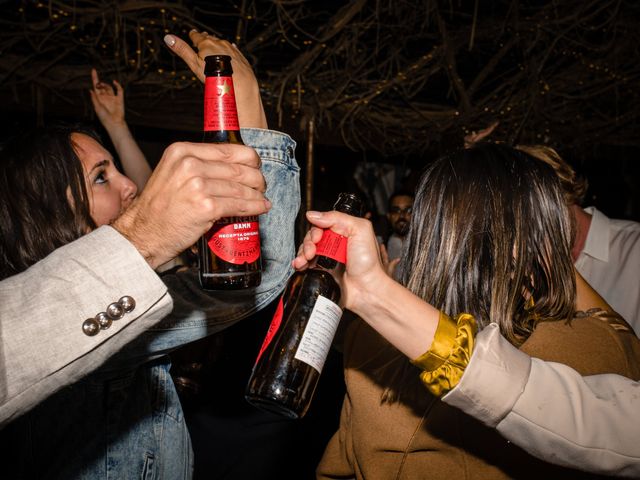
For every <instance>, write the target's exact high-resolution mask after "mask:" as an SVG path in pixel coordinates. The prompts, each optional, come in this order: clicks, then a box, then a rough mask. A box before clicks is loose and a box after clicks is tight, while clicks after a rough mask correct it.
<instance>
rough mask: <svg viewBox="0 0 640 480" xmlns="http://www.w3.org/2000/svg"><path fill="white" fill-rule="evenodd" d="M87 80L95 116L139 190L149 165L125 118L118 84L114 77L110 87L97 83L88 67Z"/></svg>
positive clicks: (122, 93)
mask: <svg viewBox="0 0 640 480" xmlns="http://www.w3.org/2000/svg"><path fill="white" fill-rule="evenodd" d="M91 82H92V84H93V89H92V90H89V94H90V95H91V103H92V104H93V108H94V110H95V112H96V115H97V116H98V119H99V120H100V123H102V126H103V127H104V128H105V130H106V131H107V133H108V134H109V138H111V142H112V143H113V146H114V147H115V149H116V152H117V153H118V157H119V158H120V162H121V163H122V168H124V173H125V174H126V175H127V177H129V178H130V179H131V180H133V182H134V183H135V184H136V186H137V187H138V191H139V192H140V191H142V189H143V188H144V187H145V185H146V184H147V180H149V177H150V176H151V167H150V166H149V163H148V162H147V159H146V158H145V156H144V153H142V150H140V147H139V146H138V143H137V142H136V140H135V139H134V138H133V135H132V134H131V131H130V130H129V126H128V125H127V122H126V120H125V106H124V91H123V89H122V85H120V83H119V82H118V81H117V80H114V81H113V86H111V85H109V84H107V83H104V82H101V81H100V78H99V77H98V72H97V71H96V69H95V68H93V69H91Z"/></svg>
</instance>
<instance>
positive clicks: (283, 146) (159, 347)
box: [118, 129, 300, 360]
mask: <svg viewBox="0 0 640 480" xmlns="http://www.w3.org/2000/svg"><path fill="white" fill-rule="evenodd" d="M241 133H242V138H243V140H244V142H245V144H246V145H249V146H251V147H253V148H255V150H256V152H257V153H258V155H260V158H261V160H262V173H263V175H264V177H265V179H266V182H267V192H266V196H267V198H268V199H269V200H271V203H272V204H273V206H272V208H271V210H270V211H269V212H268V213H266V214H265V215H262V216H260V240H261V247H262V269H263V270H262V282H261V283H260V285H259V286H258V287H256V288H251V289H246V290H236V291H219V292H207V291H203V290H202V289H201V288H200V283H199V280H198V272H197V270H196V269H190V270H188V271H185V272H180V273H177V274H171V275H165V276H164V277H163V281H164V282H165V283H166V284H167V286H168V288H169V293H170V294H171V297H172V298H173V311H172V312H171V314H169V315H168V316H167V317H165V318H164V319H163V320H162V321H161V322H160V323H159V324H157V325H156V326H155V327H154V328H153V329H151V330H148V331H147V332H145V333H144V334H143V335H142V336H141V337H139V338H138V339H137V340H135V341H134V342H132V344H130V345H129V347H127V348H126V350H125V351H123V352H121V354H120V355H118V357H119V358H118V359H120V360H121V359H122V358H123V356H125V357H128V358H131V357H138V356H142V357H149V356H151V355H154V354H160V353H166V352H169V351H171V350H172V349H175V348H177V347H180V346H181V345H184V344H186V343H189V342H192V341H195V340H198V339H201V338H203V337H205V336H207V335H210V334H212V333H215V332H218V331H220V330H222V329H224V328H227V327H229V326H230V325H233V324H234V323H236V322H237V321H239V320H241V319H243V318H246V317H247V316H249V315H251V314H253V313H255V312H257V311H258V310H260V309H261V308H264V307H265V306H267V305H268V304H269V303H271V301H272V300H274V299H275V298H276V297H277V296H278V295H279V294H280V293H281V292H282V290H283V289H284V287H285V285H286V282H287V280H288V279H289V276H290V275H291V273H292V267H291V261H292V260H293V257H294V252H295V244H294V242H295V239H294V232H295V219H296V215H297V213H298V210H299V208H300V179H299V176H300V169H299V167H298V164H297V162H296V159H295V155H294V153H295V146H296V144H295V142H294V141H293V140H292V139H291V137H289V136H288V135H286V134H283V133H279V132H274V131H271V130H262V129H243V130H242V132H241Z"/></svg>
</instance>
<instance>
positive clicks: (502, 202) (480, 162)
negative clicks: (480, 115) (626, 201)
mask: <svg viewBox="0 0 640 480" xmlns="http://www.w3.org/2000/svg"><path fill="white" fill-rule="evenodd" d="M572 238H573V233H572V222H571V216H570V211H569V209H568V207H567V205H566V203H565V201H564V198H563V191H562V188H561V186H560V182H559V180H558V177H557V175H556V173H555V172H554V170H553V169H552V168H551V167H550V166H549V165H547V164H546V163H544V162H542V161H540V160H537V159H535V158H533V157H531V156H530V155H528V154H526V153H524V152H522V151H518V150H516V149H514V148H510V147H508V146H506V145H496V144H480V145H478V146H475V147H473V148H470V149H467V150H461V151H459V152H456V153H453V154H451V155H449V156H447V157H444V158H441V159H439V160H437V161H436V162H434V163H433V164H432V165H431V166H430V167H429V168H428V169H427V170H426V171H425V173H424V174H423V176H422V178H421V180H420V183H419V186H418V189H417V191H416V196H415V200H414V203H413V214H412V216H411V227H410V229H409V233H408V235H407V239H408V240H407V249H406V251H405V254H404V256H403V258H402V259H401V261H400V265H399V266H398V268H399V274H400V278H401V281H402V283H403V284H404V285H406V286H407V288H409V289H410V290H411V291H412V292H413V293H415V294H416V295H418V296H419V297H421V298H422V299H424V300H426V301H427V302H429V303H430V304H432V305H433V306H435V307H436V308H438V309H440V310H441V311H443V312H444V313H446V314H447V315H449V316H452V317H453V316H456V315H458V314H460V313H470V314H472V315H473V316H474V317H475V319H476V321H477V322H478V324H479V327H480V328H483V327H485V326H487V325H488V324H489V323H490V322H495V323H497V324H498V325H499V327H500V331H501V333H502V334H503V335H504V336H505V337H506V338H507V339H508V340H509V341H510V342H511V343H512V344H514V345H516V346H519V345H521V344H522V343H523V342H524V341H525V340H526V339H527V338H528V337H529V336H530V335H531V333H532V332H533V330H534V329H535V327H536V324H537V322H539V321H545V320H566V319H571V318H572V317H573V315H574V309H575V307H574V305H575V296H576V283H575V273H574V267H573V263H572V260H571V240H572ZM401 357H402V356H401V354H398V357H397V358H398V359H401ZM398 362H401V363H398ZM398 362H396V361H393V362H391V363H388V364H387V365H386V366H384V367H382V368H381V371H380V372H379V374H380V375H382V381H383V382H384V383H383V384H385V385H386V386H387V388H386V389H385V391H384V392H383V394H382V401H383V402H394V401H397V400H398V399H399V398H400V397H402V398H411V397H412V396H414V395H424V390H423V388H421V386H420V385H419V381H418V380H417V378H418V376H417V372H416V371H415V368H414V367H412V366H410V364H409V363H408V362H407V361H406V360H403V361H400V360H398ZM412 384H413V385H417V386H416V389H409V388H407V387H408V385H412ZM413 390H415V391H413Z"/></svg>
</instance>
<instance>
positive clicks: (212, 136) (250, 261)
mask: <svg viewBox="0 0 640 480" xmlns="http://www.w3.org/2000/svg"><path fill="white" fill-rule="evenodd" d="M204 74H205V85H204V135H203V141H204V142H211V143H237V144H240V145H244V142H243V141H242V137H241V135H240V124H239V122H238V112H237V109H236V97H235V91H234V89H233V77H232V74H233V71H232V69H231V57H230V56H228V55H209V56H207V57H205V69H204ZM198 265H199V267H200V285H201V286H202V288H203V289H204V290H237V289H242V288H249V287H255V286H257V285H260V280H261V275H262V265H261V258H260V232H259V224H258V217H257V216H252V217H227V218H221V219H219V220H218V221H216V222H215V223H214V225H213V227H212V228H211V229H210V230H209V232H208V233H206V234H205V235H203V236H202V237H201V238H200V241H199V245H198Z"/></svg>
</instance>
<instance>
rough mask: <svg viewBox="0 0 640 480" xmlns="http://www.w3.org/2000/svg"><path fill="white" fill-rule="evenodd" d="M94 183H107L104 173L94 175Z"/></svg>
mask: <svg viewBox="0 0 640 480" xmlns="http://www.w3.org/2000/svg"><path fill="white" fill-rule="evenodd" d="M94 183H107V177H106V175H105V174H104V172H100V173H99V174H98V175H96V178H95V180H94Z"/></svg>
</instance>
